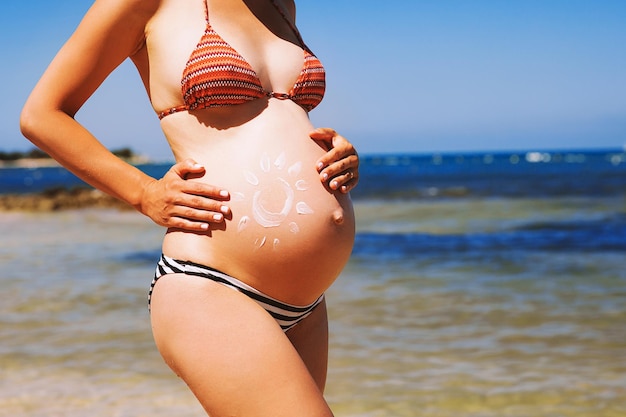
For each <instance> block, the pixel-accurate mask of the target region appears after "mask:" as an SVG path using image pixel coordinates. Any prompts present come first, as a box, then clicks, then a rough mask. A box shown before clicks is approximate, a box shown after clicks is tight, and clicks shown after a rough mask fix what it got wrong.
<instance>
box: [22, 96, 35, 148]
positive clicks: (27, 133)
mask: <svg viewBox="0 0 626 417" xmlns="http://www.w3.org/2000/svg"><path fill="white" fill-rule="evenodd" d="M33 107H34V106H33V105H31V104H29V103H26V105H25V106H24V108H23V109H22V112H21V113H20V131H21V132H22V135H24V137H25V138H26V139H28V140H30V141H31V142H33V141H34V139H35V138H36V136H37V130H38V117H37V110H36V109H34V108H33Z"/></svg>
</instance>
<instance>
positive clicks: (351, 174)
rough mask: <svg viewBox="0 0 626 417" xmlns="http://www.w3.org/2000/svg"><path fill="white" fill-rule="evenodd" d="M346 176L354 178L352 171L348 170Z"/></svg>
mask: <svg viewBox="0 0 626 417" xmlns="http://www.w3.org/2000/svg"><path fill="white" fill-rule="evenodd" d="M348 177H349V178H350V179H352V178H354V172H352V171H348Z"/></svg>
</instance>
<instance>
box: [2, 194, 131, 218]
mask: <svg viewBox="0 0 626 417" xmlns="http://www.w3.org/2000/svg"><path fill="white" fill-rule="evenodd" d="M84 208H115V209H120V210H130V209H132V207H130V206H129V205H127V204H126V203H123V202H122V201H119V200H117V199H115V198H113V197H111V196H109V195H107V194H105V193H103V192H101V191H98V190H95V189H93V188H73V189H69V190H68V189H64V188H55V189H51V190H47V191H44V192H42V193H38V194H5V195H0V212H2V211H32V212H48V211H60V210H76V209H84Z"/></svg>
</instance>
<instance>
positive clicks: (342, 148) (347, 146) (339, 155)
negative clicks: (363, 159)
mask: <svg viewBox="0 0 626 417" xmlns="http://www.w3.org/2000/svg"><path fill="white" fill-rule="evenodd" d="M351 155H355V156H356V155H357V152H356V149H354V146H353V145H352V144H351V143H350V142H348V141H347V140H346V138H344V137H343V136H341V135H335V136H334V137H333V139H332V148H331V149H330V150H329V151H328V152H326V153H325V154H324V155H322V156H321V157H320V159H318V161H317V169H318V171H322V169H324V167H326V166H329V165H330V164H332V163H333V162H335V161H339V160H341V159H344V158H346V157H348V156H351Z"/></svg>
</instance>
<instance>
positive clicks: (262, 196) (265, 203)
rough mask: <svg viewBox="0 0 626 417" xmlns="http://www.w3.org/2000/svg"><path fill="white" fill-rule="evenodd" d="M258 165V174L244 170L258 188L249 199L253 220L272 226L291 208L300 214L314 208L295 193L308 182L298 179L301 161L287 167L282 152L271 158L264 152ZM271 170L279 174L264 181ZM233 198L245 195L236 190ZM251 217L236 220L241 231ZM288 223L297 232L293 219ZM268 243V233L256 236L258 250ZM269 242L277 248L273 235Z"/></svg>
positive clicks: (302, 189)
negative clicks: (299, 199)
mask: <svg viewBox="0 0 626 417" xmlns="http://www.w3.org/2000/svg"><path fill="white" fill-rule="evenodd" d="M259 168H260V172H259V174H258V175H257V174H255V173H254V172H252V171H244V176H245V179H246V182H247V183H248V184H250V185H252V186H254V187H255V188H258V189H257V190H255V191H254V195H253V196H252V200H251V204H252V210H251V211H252V219H254V221H256V222H257V223H258V224H259V225H261V226H262V227H264V228H273V227H279V226H282V225H283V223H284V222H285V220H286V219H287V217H288V216H289V214H290V213H292V211H293V210H294V209H295V211H296V213H297V214H299V215H310V214H313V209H312V208H311V207H309V205H308V204H307V203H305V202H304V201H298V199H297V193H298V192H303V191H306V190H308V189H309V185H308V184H307V182H306V181H305V180H303V179H300V178H299V175H300V172H301V170H302V162H295V163H293V164H291V165H289V166H288V167H287V158H286V156H285V153H284V152H283V153H281V154H280V155H279V156H278V157H276V159H274V160H273V161H272V158H270V156H269V155H268V154H267V153H264V154H263V156H262V157H261V160H260V163H259ZM274 171H277V172H278V174H279V175H278V176H275V177H272V178H271V179H269V180H266V179H265V177H266V176H265V175H264V174H269V173H271V172H274ZM280 174H286V175H280ZM285 177H286V178H287V179H285ZM236 198H237V199H238V200H245V199H246V196H245V194H243V193H236ZM252 219H251V218H250V217H249V216H243V217H242V218H241V220H240V221H239V225H238V231H239V232H242V231H243V230H245V229H246V228H247V227H248V226H249V225H250V222H251V221H252ZM288 226H289V231H290V232H291V233H294V234H296V233H298V232H299V231H300V228H299V226H298V224H297V223H296V222H295V221H292V222H290V223H289V224H288ZM270 239H271V237H270ZM267 242H268V236H267V234H265V235H263V236H259V237H258V238H257V239H256V241H255V246H256V247H257V248H259V249H260V248H262V247H263V246H265V245H266V244H267ZM271 244H272V247H273V248H274V249H277V248H278V245H279V244H280V240H279V239H278V238H274V239H273V241H272V243H271Z"/></svg>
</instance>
